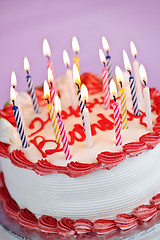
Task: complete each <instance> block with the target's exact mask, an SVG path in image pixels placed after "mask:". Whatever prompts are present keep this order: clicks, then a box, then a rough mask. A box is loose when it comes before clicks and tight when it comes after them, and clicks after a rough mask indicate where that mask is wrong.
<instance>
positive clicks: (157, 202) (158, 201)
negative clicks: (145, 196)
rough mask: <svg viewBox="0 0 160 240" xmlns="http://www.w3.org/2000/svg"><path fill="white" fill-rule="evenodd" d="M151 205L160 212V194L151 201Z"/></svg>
mask: <svg viewBox="0 0 160 240" xmlns="http://www.w3.org/2000/svg"><path fill="white" fill-rule="evenodd" d="M150 203H151V204H153V205H154V206H155V207H156V208H157V209H158V210H160V193H159V194H157V195H156V196H154V197H153V198H152V199H151V201H150Z"/></svg>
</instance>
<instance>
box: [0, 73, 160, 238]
mask: <svg viewBox="0 0 160 240" xmlns="http://www.w3.org/2000/svg"><path fill="white" fill-rule="evenodd" d="M65 79H66V77H61V78H60V79H59V80H58V83H59V86H58V89H59V95H60V98H61V103H62V113H61V117H62V119H63V121H64V124H65V129H66V132H67V139H68V144H69V148H70V152H71V159H70V160H67V161H66V158H65V154H64V151H63V147H62V144H61V143H57V142H56V141H55V137H54V133H53V128H52V125H51V121H50V117H49V115H48V109H47V102H46V101H45V100H44V97H43V90H42V88H37V89H36V95H37V99H38V104H39V108H40V113H39V114H36V113H35V112H34V110H33V106H32V102H31V98H30V95H29V94H28V93H19V95H18V99H19V100H18V101H19V102H21V108H22V112H23V119H24V122H25V126H24V129H25V134H26V136H27V143H28V147H27V148H22V146H21V141H20V138H19V135H18V132H17V130H16V122H15V118H14V115H13V111H12V104H7V105H6V106H5V107H4V108H3V110H1V111H0V116H1V117H2V118H1V119H0V121H1V125H0V126H1V130H0V131H1V136H0V156H1V158H0V164H1V171H2V172H1V187H0V200H1V201H2V202H3V206H4V209H5V211H6V212H7V213H8V214H9V215H11V216H12V217H13V218H16V219H17V220H18V221H19V223H20V224H21V225H23V226H26V227H30V228H37V229H39V230H40V231H43V232H48V233H58V234H60V235H63V236H67V237H69V236H72V235H76V234H85V233H90V232H95V233H98V234H105V233H108V232H111V231H117V230H118V229H121V230H127V229H130V228H131V227H133V226H136V225H137V224H139V223H141V222H143V221H148V220H149V219H151V218H152V217H154V216H155V215H156V214H157V213H158V212H159V206H160V205H159V204H160V174H159V169H160V161H159V160H160V158H159V155H160V143H159V142H160V107H159V106H160V93H159V92H158V91H157V90H156V89H150V96H151V106H152V107H151V109H152V121H153V129H152V130H148V129H147V124H146V114H145V112H144V106H143V104H144V102H143V101H142V103H141V105H140V107H139V111H140V113H141V114H140V115H138V116H136V115H134V114H133V109H132V103H131V94H130V88H129V84H128V83H127V82H128V81H127V80H126V81H125V88H126V93H127V108H128V112H127V116H128V129H122V130H121V135H122V145H119V146H116V144H115V129H114V116H113V103H114V100H111V101H110V109H107V110H106V109H105V108H104V98H103V91H102V83H101V80H100V79H99V77H97V76H95V75H93V74H91V73H85V74H83V75H82V76H81V81H82V83H85V84H86V86H87V88H88V91H89V101H88V102H87V104H86V107H87V108H88V110H89V115H90V125H91V132H92V146H90V147H88V146H87V145H86V136H85V132H84V129H83V125H82V119H81V114H80V109H79V107H78V108H77V109H76V110H74V109H73V107H72V106H71V105H70V104H69V103H68V104H67V99H69V96H68V95H67V93H68V91H67V89H66V88H67V87H66V85H65V83H66V81H65ZM62 95H63V96H62ZM68 101H69V100H68ZM117 101H120V100H119V98H118V99H117Z"/></svg>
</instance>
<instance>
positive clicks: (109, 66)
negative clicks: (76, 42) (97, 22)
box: [102, 36, 113, 82]
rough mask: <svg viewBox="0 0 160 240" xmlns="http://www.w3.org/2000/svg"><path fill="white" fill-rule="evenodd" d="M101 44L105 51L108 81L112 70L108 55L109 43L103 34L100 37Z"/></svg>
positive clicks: (111, 76) (111, 75)
mask: <svg viewBox="0 0 160 240" xmlns="http://www.w3.org/2000/svg"><path fill="white" fill-rule="evenodd" d="M102 46H103V49H104V51H105V52H106V54H107V55H106V64H107V70H108V81H109V82H110V81H111V79H112V78H113V71H112V63H111V56H110V55H109V44H108V41H107V39H106V38H105V37H104V36H103V37H102Z"/></svg>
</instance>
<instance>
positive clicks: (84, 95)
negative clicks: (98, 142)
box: [81, 84, 92, 148]
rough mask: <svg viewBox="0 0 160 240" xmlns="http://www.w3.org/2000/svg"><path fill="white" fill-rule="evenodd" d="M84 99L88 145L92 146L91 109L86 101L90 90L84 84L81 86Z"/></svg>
mask: <svg viewBox="0 0 160 240" xmlns="http://www.w3.org/2000/svg"><path fill="white" fill-rule="evenodd" d="M81 93H82V100H83V102H84V110H83V114H84V121H85V134H86V145H87V147H88V148H90V147H91V146H92V134H91V124H90V119H89V111H88V109H87V108H86V101H88V90H87V88H86V86H85V85H84V84H82V86H81Z"/></svg>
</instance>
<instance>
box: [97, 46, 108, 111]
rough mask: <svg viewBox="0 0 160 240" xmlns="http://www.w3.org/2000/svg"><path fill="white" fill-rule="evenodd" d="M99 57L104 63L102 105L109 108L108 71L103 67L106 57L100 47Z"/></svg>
mask: <svg viewBox="0 0 160 240" xmlns="http://www.w3.org/2000/svg"><path fill="white" fill-rule="evenodd" d="M99 57H100V60H101V62H102V63H103V64H104V68H103V69H102V79H103V92H104V106H105V109H109V108H110V98H109V88H108V71H107V68H106V67H105V64H106V58H105V55H104V53H103V51H102V49H99Z"/></svg>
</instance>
